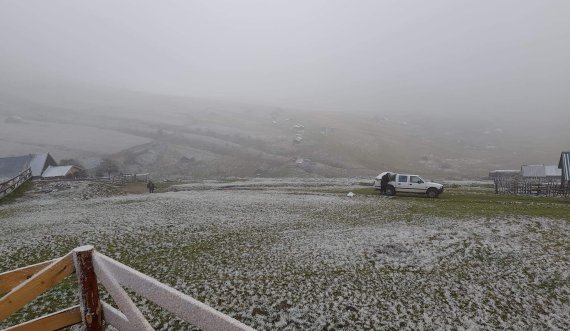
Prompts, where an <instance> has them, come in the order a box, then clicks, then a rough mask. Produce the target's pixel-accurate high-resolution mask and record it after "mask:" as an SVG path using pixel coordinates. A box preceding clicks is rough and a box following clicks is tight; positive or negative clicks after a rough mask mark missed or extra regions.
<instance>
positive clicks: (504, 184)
mask: <svg viewBox="0 0 570 331" xmlns="http://www.w3.org/2000/svg"><path fill="white" fill-rule="evenodd" d="M494 184H495V193H496V194H519V195H535V196H546V197H557V196H561V195H568V194H569V193H570V191H569V190H568V189H567V188H565V187H564V186H563V185H561V183H560V181H559V180H541V179H535V178H530V179H523V178H516V177H515V178H507V177H504V178H502V177H501V178H495V180H494Z"/></svg>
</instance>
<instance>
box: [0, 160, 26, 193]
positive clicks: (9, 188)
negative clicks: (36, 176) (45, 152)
mask: <svg viewBox="0 0 570 331" xmlns="http://www.w3.org/2000/svg"><path fill="white" fill-rule="evenodd" d="M31 178H32V169H31V168H28V169H26V170H24V171H22V172H20V173H19V174H18V175H17V176H15V177H14V178H11V179H9V180H7V181H5V182H2V183H0V199H2V198H3V197H5V196H7V195H8V194H10V193H12V192H14V191H15V190H16V189H17V188H18V187H20V186H22V184H24V183H25V182H27V181H28V180H30V179H31Z"/></svg>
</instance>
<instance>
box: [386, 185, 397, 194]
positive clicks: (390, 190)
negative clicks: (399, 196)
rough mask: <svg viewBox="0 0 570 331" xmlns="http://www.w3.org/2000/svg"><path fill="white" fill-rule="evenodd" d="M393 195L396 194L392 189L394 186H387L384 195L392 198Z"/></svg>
mask: <svg viewBox="0 0 570 331" xmlns="http://www.w3.org/2000/svg"><path fill="white" fill-rule="evenodd" d="M395 194H396V189H395V188H394V186H392V185H388V187H386V195H389V196H393V195H395Z"/></svg>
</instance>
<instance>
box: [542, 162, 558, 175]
mask: <svg viewBox="0 0 570 331" xmlns="http://www.w3.org/2000/svg"><path fill="white" fill-rule="evenodd" d="M544 172H545V173H546V177H560V176H562V169H558V167H557V166H556V165H554V164H553V165H545V166H544Z"/></svg>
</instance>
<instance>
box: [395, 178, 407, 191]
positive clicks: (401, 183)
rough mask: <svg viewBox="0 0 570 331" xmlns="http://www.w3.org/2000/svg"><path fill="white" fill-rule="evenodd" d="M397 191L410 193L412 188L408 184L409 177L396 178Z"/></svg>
mask: <svg viewBox="0 0 570 331" xmlns="http://www.w3.org/2000/svg"><path fill="white" fill-rule="evenodd" d="M396 179H397V181H396V186H397V187H396V191H399V192H410V187H409V183H408V175H398V178H396Z"/></svg>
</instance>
